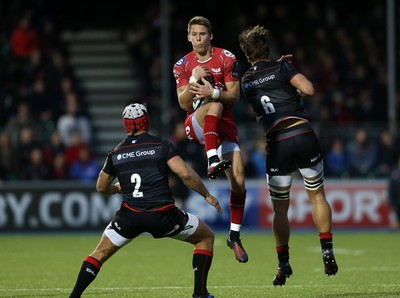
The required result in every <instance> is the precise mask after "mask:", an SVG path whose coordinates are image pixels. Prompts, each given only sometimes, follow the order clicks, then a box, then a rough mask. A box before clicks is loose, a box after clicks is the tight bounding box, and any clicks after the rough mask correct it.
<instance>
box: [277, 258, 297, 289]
mask: <svg viewBox="0 0 400 298" xmlns="http://www.w3.org/2000/svg"><path fill="white" fill-rule="evenodd" d="M292 273H293V271H292V267H291V266H290V264H289V263H288V262H287V263H279V264H278V271H277V272H276V274H275V277H274V280H273V281H272V284H273V285H274V286H275V287H276V286H283V285H284V284H285V283H286V278H289V277H290V276H291V275H292Z"/></svg>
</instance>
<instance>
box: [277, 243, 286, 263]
mask: <svg viewBox="0 0 400 298" xmlns="http://www.w3.org/2000/svg"><path fill="white" fill-rule="evenodd" d="M275 249H276V252H277V254H278V261H279V264H281V263H288V262H289V246H288V245H279V246H277V247H276V248H275Z"/></svg>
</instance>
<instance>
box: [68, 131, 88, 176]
mask: <svg viewBox="0 0 400 298" xmlns="http://www.w3.org/2000/svg"><path fill="white" fill-rule="evenodd" d="M85 146H87V143H85V142H83V141H82V137H81V135H80V133H79V132H77V131H73V132H72V135H71V143H70V144H69V145H67V146H66V147H65V162H66V164H67V167H68V169H69V168H70V167H71V165H72V164H73V163H74V162H75V161H76V160H78V159H79V151H80V150H81V148H82V147H85Z"/></svg>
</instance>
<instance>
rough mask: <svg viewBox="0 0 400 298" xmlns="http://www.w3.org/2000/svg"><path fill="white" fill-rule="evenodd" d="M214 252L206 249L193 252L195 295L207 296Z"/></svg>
mask: <svg viewBox="0 0 400 298" xmlns="http://www.w3.org/2000/svg"><path fill="white" fill-rule="evenodd" d="M212 258H213V256H212V252H211V251H208V250H204V249H195V250H194V252H193V260H192V266H193V272H194V294H193V295H197V296H201V295H204V294H207V293H208V291H207V277H208V271H209V270H210V267H211V262H212Z"/></svg>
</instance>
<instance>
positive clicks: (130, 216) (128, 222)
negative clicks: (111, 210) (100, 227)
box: [107, 206, 188, 239]
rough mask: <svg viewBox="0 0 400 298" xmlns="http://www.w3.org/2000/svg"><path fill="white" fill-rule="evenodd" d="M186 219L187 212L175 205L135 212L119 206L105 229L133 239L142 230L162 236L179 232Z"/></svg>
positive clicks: (158, 236) (142, 231)
mask: <svg viewBox="0 0 400 298" xmlns="http://www.w3.org/2000/svg"><path fill="white" fill-rule="evenodd" d="M187 221H188V214H187V213H186V212H185V211H183V210H181V209H179V208H177V207H176V206H174V207H172V208H169V209H167V210H163V211H153V212H135V211H132V210H130V209H128V208H126V207H124V206H121V208H120V209H119V210H118V211H117V212H116V213H115V215H114V218H113V219H112V221H111V223H110V225H109V226H108V227H107V229H114V230H115V232H117V233H118V234H119V235H121V236H122V237H125V238H127V239H133V238H135V237H137V236H138V235H140V234H141V233H144V232H148V233H150V234H151V235H153V237H154V238H162V237H170V236H174V235H176V234H178V233H179V232H181V231H182V230H183V229H184V228H185V225H186V223H187Z"/></svg>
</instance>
